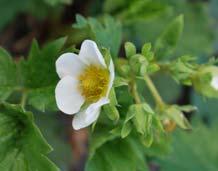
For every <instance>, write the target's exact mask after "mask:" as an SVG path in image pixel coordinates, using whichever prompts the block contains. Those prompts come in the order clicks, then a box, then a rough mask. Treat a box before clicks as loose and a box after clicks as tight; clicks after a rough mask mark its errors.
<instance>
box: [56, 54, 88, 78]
mask: <svg viewBox="0 0 218 171" xmlns="http://www.w3.org/2000/svg"><path fill="white" fill-rule="evenodd" d="M84 67H85V64H84V63H83V62H82V60H81V59H79V56H78V55H76V54H74V53H64V54H63V55H61V56H60V57H59V58H58V59H57V61H56V71H57V73H58V75H59V77H60V78H63V77H65V76H67V75H68V76H72V77H75V78H76V77H77V76H78V75H79V74H80V73H81V72H82V70H83V69H84Z"/></svg>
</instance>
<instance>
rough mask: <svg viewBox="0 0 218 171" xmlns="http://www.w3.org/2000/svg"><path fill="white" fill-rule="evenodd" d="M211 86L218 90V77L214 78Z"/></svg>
mask: <svg viewBox="0 0 218 171" xmlns="http://www.w3.org/2000/svg"><path fill="white" fill-rule="evenodd" d="M210 85H211V86H212V87H213V88H214V89H215V90H218V76H213V78H212V80H211V82H210Z"/></svg>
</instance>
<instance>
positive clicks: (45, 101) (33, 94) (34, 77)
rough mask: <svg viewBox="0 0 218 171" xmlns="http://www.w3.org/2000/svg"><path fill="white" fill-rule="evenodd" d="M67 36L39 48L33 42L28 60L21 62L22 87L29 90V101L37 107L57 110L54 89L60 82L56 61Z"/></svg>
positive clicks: (42, 109)
mask: <svg viewBox="0 0 218 171" xmlns="http://www.w3.org/2000/svg"><path fill="white" fill-rule="evenodd" d="M65 41H66V38H60V39H57V40H55V41H53V42H51V43H48V44H47V45H45V46H44V47H43V48H42V49H40V48H39V46H38V44H37V42H36V41H34V42H33V43H32V47H31V50H30V52H29V56H28V59H27V60H22V61H21V62H20V70H21V73H22V76H23V78H22V81H23V83H22V87H23V88H24V89H25V90H26V91H27V101H28V102H27V103H28V104H30V105H32V106H34V107H35V108H36V109H38V110H41V111H44V110H56V109H57V108H56V103H55V97H54V89H55V86H56V84H57V82H58V76H57V73H56V71H55V62H56V60H57V58H58V57H59V55H60V53H61V49H62V47H63V45H64V43H65Z"/></svg>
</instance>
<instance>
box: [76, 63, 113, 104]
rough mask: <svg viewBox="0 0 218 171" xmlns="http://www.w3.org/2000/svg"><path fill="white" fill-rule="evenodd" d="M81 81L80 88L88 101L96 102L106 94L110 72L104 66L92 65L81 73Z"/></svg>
mask: <svg viewBox="0 0 218 171" xmlns="http://www.w3.org/2000/svg"><path fill="white" fill-rule="evenodd" d="M79 81H80V87H79V89H80V90H81V92H82V95H83V96H84V97H85V99H86V101H87V102H94V101H97V100H99V99H100V98H101V97H103V96H105V95H106V92H107V88H108V83H109V72H108V70H107V69H104V68H102V67H98V66H95V65H90V66H88V67H87V68H86V69H85V70H84V71H83V73H82V74H81V75H79Z"/></svg>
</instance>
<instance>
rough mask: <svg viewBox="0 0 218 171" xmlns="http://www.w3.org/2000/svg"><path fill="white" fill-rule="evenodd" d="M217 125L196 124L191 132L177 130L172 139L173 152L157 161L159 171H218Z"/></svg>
mask: <svg viewBox="0 0 218 171" xmlns="http://www.w3.org/2000/svg"><path fill="white" fill-rule="evenodd" d="M217 125H218V124H217V122H216V124H214V126H212V127H206V126H205V125H203V124H202V123H201V122H198V123H197V124H195V125H194V126H193V127H194V128H195V129H193V131H192V132H184V131H180V130H178V132H176V134H174V137H173V150H172V151H171V153H170V154H169V155H167V156H166V157H165V158H161V159H159V163H160V168H161V170H163V171H175V170H176V171H184V170H186V171H194V170H202V171H203V170H208V171H216V170H218V163H217V158H218V148H217V142H218V136H217V129H218V127H217ZM184 163H185V164H184Z"/></svg>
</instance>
